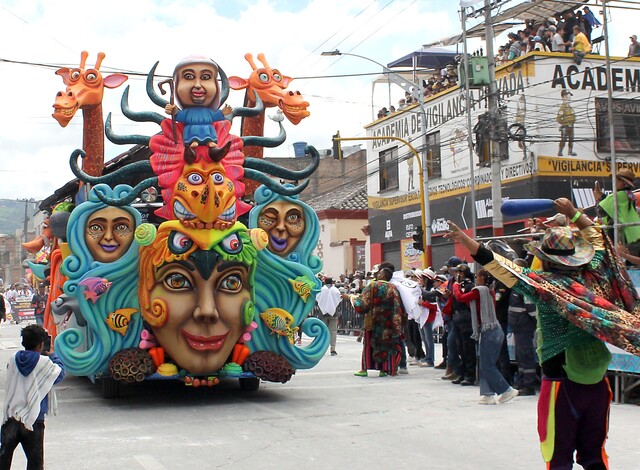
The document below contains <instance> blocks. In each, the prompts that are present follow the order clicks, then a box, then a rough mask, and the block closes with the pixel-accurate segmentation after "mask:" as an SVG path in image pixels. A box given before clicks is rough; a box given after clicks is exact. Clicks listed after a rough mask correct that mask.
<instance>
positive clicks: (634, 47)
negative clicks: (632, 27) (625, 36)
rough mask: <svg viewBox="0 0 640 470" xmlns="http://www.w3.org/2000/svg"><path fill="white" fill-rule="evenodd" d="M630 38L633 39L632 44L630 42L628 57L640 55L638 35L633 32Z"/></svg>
mask: <svg viewBox="0 0 640 470" xmlns="http://www.w3.org/2000/svg"><path fill="white" fill-rule="evenodd" d="M629 39H631V44H629V54H628V57H637V56H640V42H638V36H636V35H635V34H633V35H632V36H629Z"/></svg>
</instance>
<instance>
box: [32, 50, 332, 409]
mask: <svg viewBox="0 0 640 470" xmlns="http://www.w3.org/2000/svg"><path fill="white" fill-rule="evenodd" d="M87 57H88V54H87V53H86V52H83V54H82V58H81V63H80V67H79V68H76V69H60V70H59V71H58V72H57V74H58V75H60V76H62V78H63V81H64V83H65V84H66V85H67V88H66V90H65V91H64V92H60V93H58V96H57V97H56V104H55V105H54V108H55V113H54V117H55V118H56V119H57V120H58V122H59V123H60V124H61V125H63V126H64V125H66V124H67V123H68V122H69V121H70V120H71V119H72V118H73V116H74V114H75V112H76V111H77V110H78V109H83V107H82V103H81V102H80V101H81V100H85V101H87V100H88V99H92V100H94V101H93V103H92V105H91V106H88V109H83V112H84V129H83V130H84V145H83V149H82V150H80V149H78V150H75V151H73V152H72V154H71V158H70V166H71V169H72V171H73V173H74V174H75V175H76V176H77V177H78V179H79V180H80V182H81V186H80V191H79V194H78V195H77V197H76V201H75V202H76V205H75V206H74V205H72V204H71V203H67V204H66V205H65V206H64V207H63V208H58V211H57V212H63V213H66V217H64V219H65V220H64V222H65V227H66V230H62V233H60V230H58V233H57V236H56V237H53V238H54V241H53V242H52V243H50V245H51V247H52V248H53V250H51V249H50V250H49V256H48V260H47V261H46V263H47V264H46V266H47V268H46V270H45V269H42V265H43V263H40V269H39V271H40V272H43V273H45V272H46V273H47V275H48V278H49V280H50V282H51V294H50V297H49V300H50V308H49V309H48V310H47V314H46V319H45V325H49V330H50V331H51V332H52V335H53V336H55V343H54V345H55V350H56V352H57V353H58V355H59V356H60V358H61V359H62V361H63V362H64V364H65V367H66V369H67V371H68V372H70V373H72V374H74V375H77V376H88V377H90V378H91V379H92V380H94V381H97V382H100V383H101V384H102V390H103V394H104V396H105V397H111V396H117V394H118V393H119V386H120V384H126V383H134V382H141V381H144V380H181V381H183V382H184V383H185V385H188V386H192V387H200V386H213V385H216V384H217V383H219V382H220V380H223V379H232V378H233V379H239V383H240V387H241V388H242V389H243V390H255V389H257V388H258V386H259V383H260V380H264V381H271V382H281V383H285V382H287V381H288V380H289V379H291V377H292V375H293V374H294V373H295V371H296V370H297V369H307V368H311V367H313V366H314V365H316V364H317V363H318V361H319V360H320V359H321V358H322V356H323V355H324V353H325V351H326V349H327V347H328V343H329V337H328V331H327V328H326V326H325V325H324V324H323V322H322V321H320V320H318V319H316V318H313V317H308V315H309V314H310V312H311V310H312V308H313V305H314V301H315V296H316V294H317V293H318V292H319V290H320V287H321V283H320V281H319V280H318V278H317V276H316V275H317V274H318V273H319V272H320V270H321V267H322V265H321V261H320V260H319V258H318V257H316V256H314V255H313V251H314V249H315V247H316V244H317V241H318V236H319V223H318V218H317V216H316V214H315V212H314V211H313V210H312V209H311V207H309V206H308V205H307V204H305V203H304V202H302V201H301V200H300V199H299V194H300V192H302V190H303V189H304V188H305V187H306V185H307V184H308V180H307V179H308V178H309V176H310V175H312V173H313V172H314V171H315V169H316V168H317V166H318V162H319V155H318V152H317V151H316V150H315V149H314V148H313V147H312V146H308V147H307V149H306V151H307V153H308V154H309V155H311V163H310V164H309V165H308V166H307V167H306V168H304V169H302V170H298V171H292V170H288V169H286V168H282V167H280V166H277V165H274V164H273V163H270V162H268V161H266V160H264V159H262V158H261V157H262V148H263V147H276V146H278V145H281V144H282V143H283V142H284V141H285V139H286V133H285V130H284V127H283V121H284V118H285V117H286V118H287V119H288V120H289V121H290V122H291V123H293V124H297V123H299V122H300V121H301V120H302V119H304V118H306V117H307V116H308V115H309V112H308V111H307V107H308V103H307V102H306V101H304V100H303V99H302V96H301V95H300V94H299V93H298V92H295V93H294V92H291V91H289V90H285V89H286V88H287V86H288V84H289V83H290V81H291V80H292V79H291V78H289V77H286V76H284V75H282V74H281V73H280V72H279V71H278V70H277V69H272V68H271V67H270V66H269V65H268V63H267V61H266V59H265V58H264V56H263V55H262V54H260V55H258V59H259V60H260V62H261V63H262V65H263V67H258V66H256V64H255V62H254V61H253V57H252V56H251V54H247V55H245V58H246V60H247V61H248V63H249V64H250V65H251V68H252V72H251V75H250V76H249V77H248V78H247V79H243V78H240V77H235V76H234V77H230V78H228V77H227V75H226V73H225V72H224V70H223V69H222V68H221V67H220V66H219V65H218V64H217V63H216V62H214V61H213V60H211V59H209V58H206V57H199V56H197V57H196V56H193V57H188V58H186V59H184V60H183V61H181V62H180V63H178V64H177V65H176V66H175V70H174V74H173V77H172V78H171V79H168V80H164V81H160V82H158V80H157V79H156V77H155V72H156V68H157V66H158V63H156V64H155V65H154V66H153V68H152V69H151V71H150V72H149V74H148V77H147V81H146V92H147V95H148V97H149V99H150V100H151V102H152V103H153V104H155V105H156V106H157V108H158V109H157V110H155V111H137V110H133V109H131V108H130V106H129V92H130V90H129V87H127V88H126V89H125V90H124V92H123V95H122V100H121V109H122V112H123V114H124V115H125V116H126V117H127V118H128V119H130V120H131V121H134V122H152V123H155V124H157V125H158V126H159V127H158V131H159V132H158V133H157V134H154V135H151V136H145V135H140V134H130V135H121V134H119V133H117V131H116V130H115V128H116V127H118V124H119V125H123V123H117V124H116V123H112V119H111V115H109V116H108V117H107V119H106V122H105V123H103V122H102V108H101V101H102V93H103V91H104V88H105V87H106V88H115V87H117V86H119V85H121V84H122V83H124V81H125V80H126V76H124V75H121V74H113V75H109V76H103V75H102V74H101V73H100V71H99V68H100V63H101V62H102V60H103V58H104V54H103V53H100V54H99V55H98V61H97V63H96V65H95V67H94V68H89V67H86V60H87ZM231 89H235V90H245V99H244V104H243V106H242V107H236V108H232V107H231V106H229V105H227V104H226V101H227V98H228V97H229V93H230V90H231ZM165 95H167V96H166V97H165ZM268 107H275V108H276V115H275V118H273V119H274V120H275V121H276V122H277V123H278V128H279V132H278V134H277V135H276V136H273V137H269V136H265V135H263V134H264V120H265V108H268ZM236 117H241V118H242V120H243V122H242V130H241V135H240V136H236V135H233V134H232V133H231V125H232V121H233V119H234V118H236ZM105 134H106V136H107V138H109V139H110V140H111V141H112V142H114V143H117V144H122V145H143V146H148V147H149V149H150V152H151V157H150V158H149V159H148V160H144V161H138V162H133V163H130V164H127V165H125V166H124V167H122V168H120V169H119V170H116V171H114V172H112V173H109V174H105V175H102V166H103V162H104V155H103V153H104V147H103V145H104V143H103V142H102V140H103V139H104V135H105ZM80 161H81V162H82V163H80ZM149 174H151V175H152V176H150V177H148V176H145V177H142V176H140V177H139V178H138V179H137V180H136V181H135V184H123V181H128V182H130V181H131V179H132V178H133V177H135V176H136V175H149ZM286 181H289V182H286ZM153 188H158V190H159V192H160V193H161V196H162V205H161V207H159V208H157V210H155V215H156V216H157V218H159V219H161V220H162V222H161V223H159V224H153V223H149V222H145V223H143V222H142V217H141V214H140V212H139V211H138V210H137V209H136V208H135V207H134V206H135V205H136V201H139V198H140V196H141V194H143V193H144V192H145V191H148V190H150V189H153ZM55 212H56V211H54V213H55ZM58 217H59V218H60V216H58ZM35 267H36V269H37V268H38V267H37V266H35ZM43 275H44V274H43ZM52 330H54V331H52ZM300 332H303V333H304V334H305V335H307V336H308V337H310V338H311V342H310V343H309V344H307V345H305V346H304V347H302V346H300V345H298V344H296V340H295V335H297V334H298V333H300Z"/></svg>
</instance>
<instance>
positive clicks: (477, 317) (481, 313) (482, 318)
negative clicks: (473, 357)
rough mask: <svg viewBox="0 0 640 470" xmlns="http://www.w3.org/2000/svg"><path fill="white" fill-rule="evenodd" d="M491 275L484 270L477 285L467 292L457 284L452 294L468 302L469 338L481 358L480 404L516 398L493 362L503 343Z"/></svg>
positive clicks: (481, 270)
mask: <svg viewBox="0 0 640 470" xmlns="http://www.w3.org/2000/svg"><path fill="white" fill-rule="evenodd" d="M489 281H490V275H489V272H488V271H487V270H486V269H480V270H479V271H478V273H477V274H476V285H475V287H474V288H473V289H471V291H469V292H466V293H465V292H462V288H461V287H460V283H458V282H456V283H455V284H454V285H453V295H454V296H455V298H456V300H457V301H458V302H468V303H469V306H470V310H471V323H472V328H473V335H472V338H474V339H476V340H478V341H479V353H480V354H479V356H480V395H481V397H480V402H479V403H480V404H481V405H495V404H496V397H495V396H496V394H497V395H498V400H497V401H498V402H500V403H506V402H508V401H509V400H511V399H513V398H514V397H517V396H518V391H517V390H516V389H514V388H512V387H510V386H509V383H508V382H507V381H506V380H505V379H504V377H503V376H502V374H501V373H500V371H499V370H498V367H497V366H496V362H497V360H498V356H499V354H500V348H501V347H502V341H503V340H504V332H503V331H502V328H501V327H500V323H499V322H498V319H497V317H496V309H495V298H494V293H493V292H492V291H491V289H489V287H488V286H489Z"/></svg>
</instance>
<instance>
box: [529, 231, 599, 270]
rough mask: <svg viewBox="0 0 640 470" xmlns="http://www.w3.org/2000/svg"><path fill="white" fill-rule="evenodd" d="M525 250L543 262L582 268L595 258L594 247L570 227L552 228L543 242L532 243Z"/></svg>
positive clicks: (545, 234)
mask: <svg viewBox="0 0 640 470" xmlns="http://www.w3.org/2000/svg"><path fill="white" fill-rule="evenodd" d="M524 248H525V249H526V250H528V251H530V252H531V253H532V254H534V255H535V256H536V257H538V258H540V259H541V260H545V261H550V262H552V263H557V264H563V265H565V266H582V265H584V264H587V263H588V262H589V261H591V259H592V258H593V255H594V254H595V250H594V248H593V245H591V243H589V242H588V241H587V240H586V239H584V238H583V237H582V236H581V235H580V234H579V233H577V232H576V233H574V232H573V231H572V230H571V229H570V228H569V227H551V228H548V229H547V230H546V232H545V233H544V236H543V237H542V240H541V241H532V242H529V243H527V244H526V245H524Z"/></svg>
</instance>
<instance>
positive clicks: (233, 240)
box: [222, 233, 242, 255]
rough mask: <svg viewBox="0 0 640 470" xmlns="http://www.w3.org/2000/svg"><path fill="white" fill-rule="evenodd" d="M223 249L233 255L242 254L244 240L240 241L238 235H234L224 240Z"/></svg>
mask: <svg viewBox="0 0 640 470" xmlns="http://www.w3.org/2000/svg"><path fill="white" fill-rule="evenodd" d="M222 249H223V250H224V251H226V252H227V253H230V254H232V255H235V254H237V253H240V252H241V251H242V240H240V237H238V234H237V233H232V234H231V235H229V236H228V237H227V238H225V239H224V240H222Z"/></svg>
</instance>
